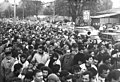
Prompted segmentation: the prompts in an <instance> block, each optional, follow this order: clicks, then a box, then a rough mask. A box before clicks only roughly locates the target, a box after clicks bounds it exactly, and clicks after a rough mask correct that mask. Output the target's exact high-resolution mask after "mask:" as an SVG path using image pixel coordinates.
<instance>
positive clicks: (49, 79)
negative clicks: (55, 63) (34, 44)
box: [47, 73, 61, 82]
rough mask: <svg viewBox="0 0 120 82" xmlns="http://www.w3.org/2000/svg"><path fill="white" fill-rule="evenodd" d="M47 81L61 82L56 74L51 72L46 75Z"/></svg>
mask: <svg viewBox="0 0 120 82" xmlns="http://www.w3.org/2000/svg"><path fill="white" fill-rule="evenodd" d="M47 82H61V81H60V78H59V77H58V76H57V75H56V74H54V73H52V74H50V75H49V76H48V79H47Z"/></svg>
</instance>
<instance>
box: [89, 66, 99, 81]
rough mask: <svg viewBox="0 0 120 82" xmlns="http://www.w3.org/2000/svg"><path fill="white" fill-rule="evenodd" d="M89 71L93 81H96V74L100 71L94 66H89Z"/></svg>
mask: <svg viewBox="0 0 120 82" xmlns="http://www.w3.org/2000/svg"><path fill="white" fill-rule="evenodd" d="M88 71H90V72H91V82H94V80H96V75H97V73H98V71H97V70H96V69H95V68H93V67H91V68H89V69H88Z"/></svg>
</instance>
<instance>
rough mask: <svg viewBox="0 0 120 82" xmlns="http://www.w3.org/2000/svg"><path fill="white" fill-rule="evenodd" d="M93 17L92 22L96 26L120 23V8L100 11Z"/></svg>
mask: <svg viewBox="0 0 120 82" xmlns="http://www.w3.org/2000/svg"><path fill="white" fill-rule="evenodd" d="M91 19H92V22H91V24H92V25H93V26H94V27H96V28H99V27H100V25H106V24H109V25H110V24H111V25H113V24H120V8H114V9H109V10H105V11H101V12H98V13H97V15H95V16H91Z"/></svg>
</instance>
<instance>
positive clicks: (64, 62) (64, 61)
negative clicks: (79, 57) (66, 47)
mask: <svg viewBox="0 0 120 82" xmlns="http://www.w3.org/2000/svg"><path fill="white" fill-rule="evenodd" d="M77 53H78V45H77V44H73V45H72V47H71V53H70V54H67V55H63V56H61V58H60V61H61V69H62V70H68V71H69V72H71V71H72V66H73V65H74V63H73V60H74V56H75V55H76V54H77Z"/></svg>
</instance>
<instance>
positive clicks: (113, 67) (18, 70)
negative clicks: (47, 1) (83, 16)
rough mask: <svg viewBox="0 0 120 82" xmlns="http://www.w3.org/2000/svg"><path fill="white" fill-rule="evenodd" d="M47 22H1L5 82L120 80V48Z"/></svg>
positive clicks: (2, 61)
mask: <svg viewBox="0 0 120 82" xmlns="http://www.w3.org/2000/svg"><path fill="white" fill-rule="evenodd" d="M46 23H47V24H49V25H48V26H47V25H46V24H42V23H39V24H28V23H24V24H23V23H18V24H14V23H5V22H1V23H0V28H1V34H2V37H1V38H2V40H1V43H0V53H1V55H0V62H1V68H0V69H1V76H2V81H3V82H119V81H120V70H119V69H120V59H119V49H116V48H114V46H113V44H112V43H111V42H104V41H102V42H100V43H98V42H97V40H96V39H94V40H92V39H90V38H89V36H87V35H86V36H85V37H82V36H80V35H79V36H78V33H77V32H74V31H69V30H62V29H61V28H59V27H60V26H61V25H62V24H61V23H62V22H59V23H57V26H56V25H54V24H56V23H55V22H50V21H46Z"/></svg>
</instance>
